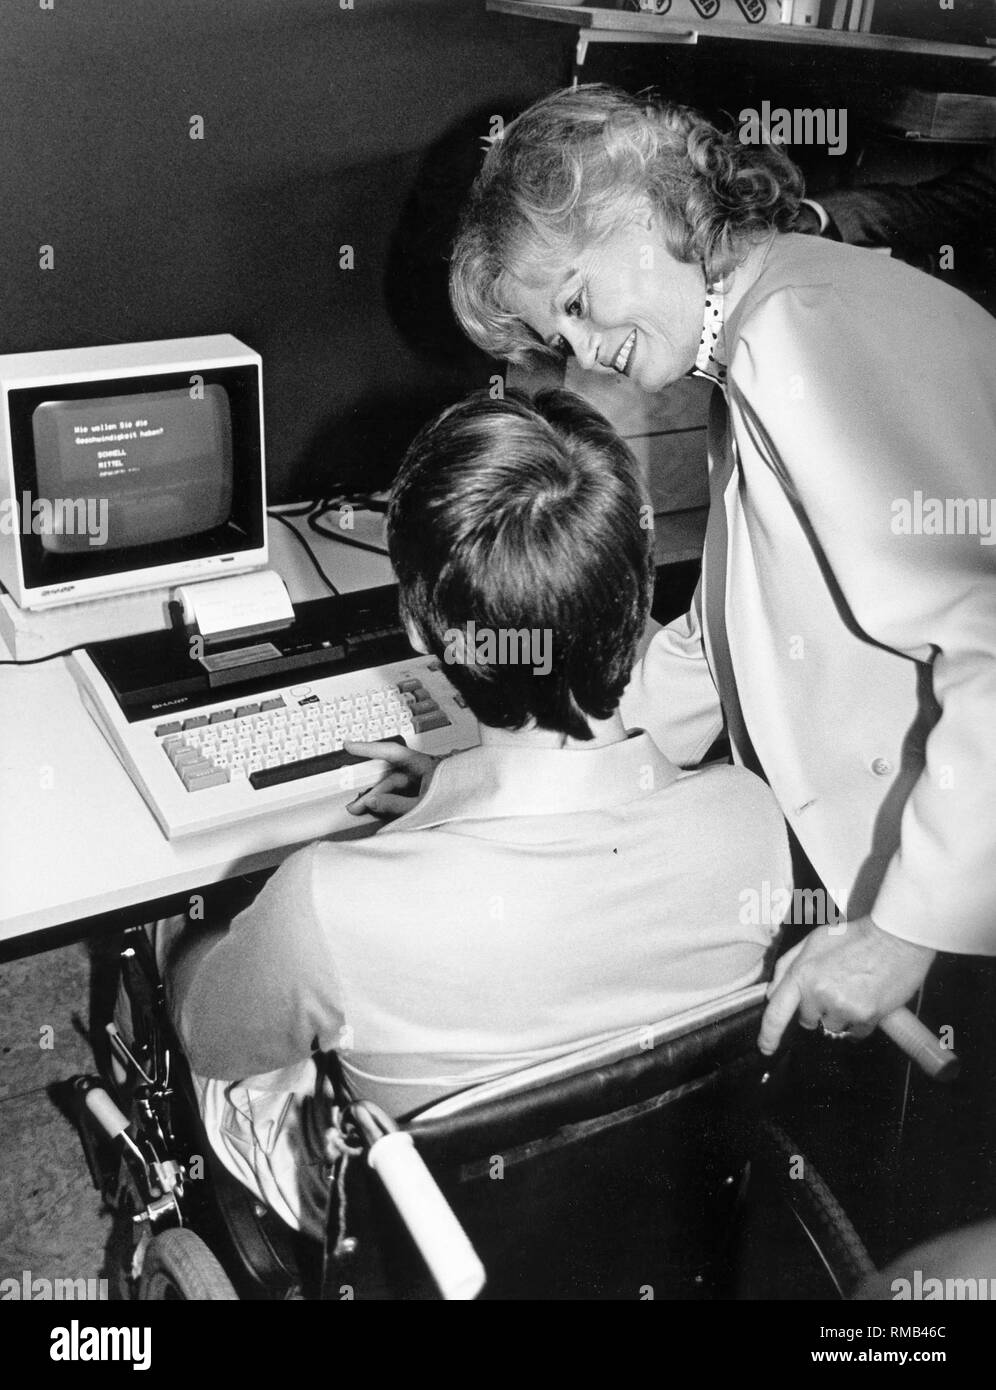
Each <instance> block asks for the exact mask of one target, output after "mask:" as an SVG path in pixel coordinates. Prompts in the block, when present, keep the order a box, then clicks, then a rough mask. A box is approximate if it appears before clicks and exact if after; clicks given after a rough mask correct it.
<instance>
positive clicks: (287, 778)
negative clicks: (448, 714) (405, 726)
mask: <svg viewBox="0 0 996 1390" xmlns="http://www.w3.org/2000/svg"><path fill="white" fill-rule="evenodd" d="M447 723H449V721H448V720H447ZM388 742H390V743H400V744H402V745H404V742H405V741H404V739H403V738H392V739H389V740H388ZM368 761H369V759H368V758H358V757H356V756H355V754H353V753H347V752H345V750H340V751H339V752H333V753H319V754H318V755H317V756H316V757H313V758H302V759H301V761H300V762H296V763H286V764H285V765H284V766H283V767H265V768H263V769H262V771H260V772H251V773H250V774H249V782H250V785H251V786H253V787H255V788H256V790H257V791H261V790H262V789H263V788H264V787H276V786H279V785H280V784H281V783H282V782H293V781H296V780H297V779H298V778H299V777H316V776H317V775H318V774H319V773H321V772H337V771H338V769H339V768H341V767H351V766H354V765H355V764H356V763H365V762H368Z"/></svg>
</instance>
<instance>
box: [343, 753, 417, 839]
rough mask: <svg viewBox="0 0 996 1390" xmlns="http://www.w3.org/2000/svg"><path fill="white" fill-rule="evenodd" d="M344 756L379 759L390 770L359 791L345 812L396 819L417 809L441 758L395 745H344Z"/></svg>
mask: <svg viewBox="0 0 996 1390" xmlns="http://www.w3.org/2000/svg"><path fill="white" fill-rule="evenodd" d="M343 747H344V749H345V751H346V752H347V753H353V754H355V755H356V757H359V758H381V759H382V760H383V761H384V762H385V763H389V764H390V771H389V772H388V773H386V774H385V776H383V777H382V778H381V779H380V781H379V782H375V783H374V785H373V786H372V787H370V788H368V790H367V791H365V792H361V793H360V794H359V796H357V797H356V798H355V799H354V800H353V801H351V802H350V803H349V805H348V806H347V807H346V810H347V811H349V812H350V814H351V815H354V816H362V815H371V816H381V817H383V818H384V819H385V820H395V819H396V818H397V817H398V816H403V815H404V814H405V813H406V812H407V811H410V810H411V809H412V807H413V806H417V805H418V803H419V802H420V801H421V799H422V794H423V792H424V791H425V789H426V787H427V786H428V785H429V781H430V779H431V777H432V774H433V772H434V771H435V767H436V764H437V763H438V762H441V761H442V759H440V758H434V757H432V756H431V754H429V753H417V752H416V751H415V749H414V748H403V747H402V746H401V745H400V744H397V743H348V742H347V743H345V744H343Z"/></svg>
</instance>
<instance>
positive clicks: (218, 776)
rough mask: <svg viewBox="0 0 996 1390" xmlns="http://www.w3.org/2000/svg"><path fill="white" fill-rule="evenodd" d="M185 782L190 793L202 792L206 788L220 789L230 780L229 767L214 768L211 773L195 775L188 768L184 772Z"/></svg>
mask: <svg viewBox="0 0 996 1390" xmlns="http://www.w3.org/2000/svg"><path fill="white" fill-rule="evenodd" d="M183 780H184V782H185V783H186V784H187V791H188V792H200V791H203V790H204V788H205V787H220V786H222V785H223V784H224V783H225V782H227V781H228V780H229V776H228V768H227V767H214V768H212V769H211V771H210V772H202V773H199V774H193V773H191V772H190V770H189V769H188V768H184V770H183Z"/></svg>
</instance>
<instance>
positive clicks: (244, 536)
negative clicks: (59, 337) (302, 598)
mask: <svg viewBox="0 0 996 1390" xmlns="http://www.w3.org/2000/svg"><path fill="white" fill-rule="evenodd" d="M261 366H262V364H261V361H260V358H259V355H258V354H257V353H255V352H253V351H252V349H251V348H248V347H246V345H245V344H244V343H241V342H239V341H238V339H236V338H233V337H230V336H228V335H227V334H220V335H216V336H212V337H202V338H178V339H173V340H170V341H166V342H153V343H129V344H124V345H119V346H115V347H94V348H77V349H70V350H67V351H65V352H37V353H19V354H15V355H10V356H0V581H2V582H3V584H4V587H5V588H6V589H7V591H8V593H9V594H10V595H11V597H12V598H13V599H14V601H15V603H17V604H18V605H19V606H20V607H22V608H51V607H54V606H55V605H58V604H67V603H79V602H80V601H81V600H85V599H89V598H98V597H102V596H107V595H113V594H119V593H124V592H128V591H131V590H136V589H150V588H159V587H165V586H170V585H173V584H179V583H184V582H190V581H193V580H199V579H210V578H213V577H216V576H220V575H225V574H233V573H237V572H239V571H243V570H249V569H257V568H259V567H260V566H263V565H265V564H266V559H267V549H266V480H265V472H264V453H263V414H262V382H261Z"/></svg>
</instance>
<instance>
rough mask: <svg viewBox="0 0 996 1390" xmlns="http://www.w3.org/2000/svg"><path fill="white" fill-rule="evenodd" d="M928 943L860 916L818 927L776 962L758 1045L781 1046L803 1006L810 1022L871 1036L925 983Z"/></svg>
mask: <svg viewBox="0 0 996 1390" xmlns="http://www.w3.org/2000/svg"><path fill="white" fill-rule="evenodd" d="M935 954H936V953H935V952H934V951H932V950H930V949H929V948H928V947H926V946H917V945H915V944H914V943H913V942H911V941H903V940H902V939H901V938H900V937H897V936H892V935H891V934H890V933H889V932H884V931H882V930H881V928H879V927H877V926H876V925H875V923H874V922H873V921H872V919H871V917H859V918H857V919H855V920H854V921H853V922H842V923H839V924H838V925H836V926H833V927H825V926H823V927H817V928H816V929H815V930H814V931H812V932H810V934H809V936H807V937H806V939H805V941H802V942H800V943H799V945H798V946H796V947H795V948H794V949H793V950H791V951H789V952H787V953H786V954H785V955H784V956H782V958H781V959H780V960H779V962H778V964H777V966H776V968H775V976H774V979H773V980H772V982H771V986H770V988H769V991H768V1007H767V1009H766V1011H765V1014H764V1019H763V1020H762V1023H761V1034H760V1037H759V1038H758V1046H759V1047H760V1049H761V1051H762V1052H764V1053H767V1054H770V1053H772V1052H774V1051H775V1050H776V1049H777V1047H778V1045H779V1043H780V1042H781V1038H782V1034H783V1033H784V1031H785V1029H786V1027H787V1026H788V1024H789V1023H790V1022H791V1020H792V1018H793V1016H794V1014H795V1013H796V1012H797V1011H798V1014H799V1022H800V1024H801V1025H802V1026H803V1027H804V1028H816V1027H817V1026H818V1025H819V1024H821V1023H822V1025H823V1027H824V1029H825V1030H826V1031H827V1032H828V1033H836V1034H841V1033H847V1035H848V1036H849V1037H852V1038H855V1039H857V1038H864V1037H867V1036H868V1034H869V1033H870V1032H871V1031H872V1030H873V1029H874V1028H875V1027H876V1025H877V1024H878V1023H879V1022H880V1020H881V1019H883V1018H884V1017H885V1016H886V1015H887V1014H890V1013H892V1011H893V1010H894V1009H897V1008H899V1007H900V1006H901V1005H903V1004H905V1003H906V1002H907V1001H908V1000H909V999H910V998H911V997H912V996H913V995H914V994H915V993H916V991H917V990H918V989H919V988H920V986H921V984H923V981H924V979H925V977H926V975H927V971H928V970H929V969H930V966H931V964H932V962H933V960H934V956H935Z"/></svg>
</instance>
